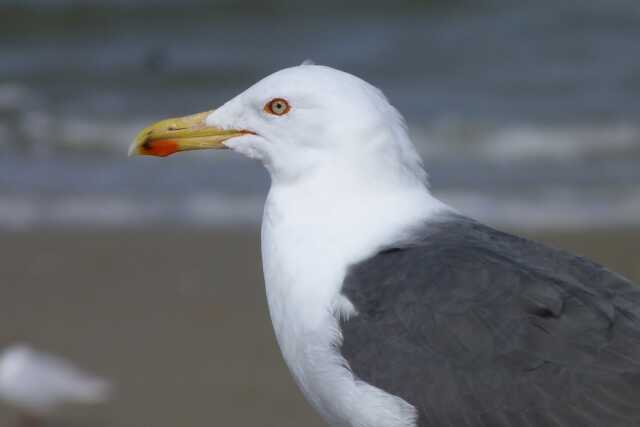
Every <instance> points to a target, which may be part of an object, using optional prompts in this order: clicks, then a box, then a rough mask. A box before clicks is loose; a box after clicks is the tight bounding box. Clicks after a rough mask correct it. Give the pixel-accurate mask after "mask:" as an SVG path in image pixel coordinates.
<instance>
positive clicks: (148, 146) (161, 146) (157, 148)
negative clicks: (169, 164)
mask: <svg viewBox="0 0 640 427" xmlns="http://www.w3.org/2000/svg"><path fill="white" fill-rule="evenodd" d="M141 151H142V154H146V155H148V156H158V157H167V156H169V155H171V154H173V153H175V152H177V151H178V143H177V142H175V141H171V140H169V139H159V140H157V141H146V142H145V143H144V144H142V150H141Z"/></svg>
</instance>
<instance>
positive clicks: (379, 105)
mask: <svg viewBox="0 0 640 427" xmlns="http://www.w3.org/2000/svg"><path fill="white" fill-rule="evenodd" d="M204 148H230V149H232V150H234V151H237V152H239V153H241V154H244V155H246V156H249V157H251V158H255V159H258V160H260V161H262V163H263V164H264V165H265V166H266V168H267V169H268V170H269V172H270V174H271V176H272V179H273V180H274V182H275V181H278V182H289V181H295V180H300V179H305V178H308V177H310V176H313V175H314V174H315V172H316V171H318V170H323V169H325V168H327V167H330V168H332V169H333V170H337V169H336V168H339V169H340V171H341V174H347V175H350V176H351V177H353V178H355V179H358V178H363V179H366V180H369V181H370V180H374V182H375V181H376V180H379V181H385V182H390V181H391V182H398V181H399V183H402V184H403V185H406V184H407V183H413V184H419V185H424V184H425V181H426V175H425V173H424V171H423V169H422V163H421V160H420V157H419V156H418V154H417V153H416V151H415V149H414V147H413V145H412V143H411V141H410V140H409V138H408V136H407V133H406V128H405V124H404V120H403V119H402V116H401V115H400V114H399V113H398V112H397V110H396V109H395V108H393V107H392V106H391V105H390V104H389V103H388V101H387V100H386V98H385V97H384V95H383V94H382V92H381V91H379V90H378V89H376V88H375V87H374V86H372V85H370V84H368V83H367V82H365V81H363V80H361V79H359V78H357V77H355V76H353V75H351V74H348V73H345V72H342V71H338V70H335V69H333V68H330V67H325V66H319V65H300V66H297V67H292V68H287V69H284V70H281V71H278V72H276V73H274V74H272V75H270V76H268V77H266V78H264V79H263V80H261V81H259V82H258V83H256V84H255V85H253V86H252V87H250V88H249V89H247V90H246V91H244V92H243V93H241V94H240V95H238V96H236V97H235V98H233V99H231V100H230V101H228V102H227V103H225V104H224V105H222V106H221V107H220V108H218V109H216V110H213V111H209V112H205V113H200V114H196V115H193V116H189V117H185V118H179V119H169V120H164V121H162V122H159V123H157V124H155V125H152V126H150V127H149V128H146V129H145V130H143V131H142V132H141V133H140V134H139V135H138V137H137V138H136V141H135V142H134V145H133V146H132V149H131V151H132V152H134V153H138V154H151V155H160V156H165V155H168V154H173V153H174V152H176V151H182V150H193V149H204Z"/></svg>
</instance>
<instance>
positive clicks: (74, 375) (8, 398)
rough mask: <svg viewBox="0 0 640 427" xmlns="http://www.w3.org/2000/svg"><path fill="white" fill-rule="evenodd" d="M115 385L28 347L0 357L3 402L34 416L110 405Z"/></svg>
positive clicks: (9, 350) (8, 350) (18, 347)
mask: <svg viewBox="0 0 640 427" xmlns="http://www.w3.org/2000/svg"><path fill="white" fill-rule="evenodd" d="M111 389H112V386H111V384H110V383H109V382H108V381H107V380H105V379H103V378H100V377H98V376H95V375H93V374H90V373H87V372H84V371H82V370H80V369H79V368H78V367H76V366H75V365H73V364H72V363H71V362H69V361H68V360H65V359H63V358H61V357H58V356H53V355H50V354H47V353H43V352H41V351H37V350H35V349H33V348H31V347H29V346H28V345H25V344H16V345H12V346H10V347H8V348H6V349H5V350H4V351H3V352H2V355H1V356H0V398H2V400H4V401H5V402H7V403H9V404H11V405H12V406H15V407H17V408H18V409H19V410H21V411H22V412H23V413H26V414H29V415H31V416H37V417H45V416H48V415H51V414H53V413H55V412H56V411H57V410H58V409H60V408H61V407H62V406H65V405H73V404H96V403H101V402H104V401H106V400H107V399H108V398H109V395H110V393H111Z"/></svg>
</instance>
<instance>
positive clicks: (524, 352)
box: [341, 217, 640, 427]
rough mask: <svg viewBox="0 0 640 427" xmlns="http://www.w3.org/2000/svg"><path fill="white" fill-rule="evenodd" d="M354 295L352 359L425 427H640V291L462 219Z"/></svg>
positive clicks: (390, 254) (349, 328)
mask: <svg viewBox="0 0 640 427" xmlns="http://www.w3.org/2000/svg"><path fill="white" fill-rule="evenodd" d="M343 293H344V295H345V296H346V297H347V298H349V300H350V301H351V302H352V303H353V304H354V306H355V308H356V310H357V311H358V315H356V316H354V317H352V318H351V319H349V320H343V321H341V327H342V332H343V342H342V346H341V352H342V355H343V356H344V357H345V359H346V360H347V362H348V363H349V365H350V367H351V369H352V370H353V372H354V374H355V375H356V376H357V377H359V378H360V379H362V380H363V381H366V382H368V383H370V384H373V385H375V386H377V387H379V388H381V389H383V390H385V391H387V392H390V393H392V394H394V395H397V396H400V397H402V398H403V399H405V400H406V401H407V402H409V403H411V404H412V405H414V406H415V407H416V408H417V410H418V412H419V426H421V427H422V426H424V427H426V426H429V427H435V426H455V427H458V426H487V427H494V426H496V427H497V426H532V427H534V426H535V427H538V426H594V427H595V426H598V427H601V426H608V427H612V426H620V427H621V426H636V425H640V375H639V374H640V291H639V290H638V289H637V288H636V287H635V286H634V285H632V284H631V283H630V282H629V281H627V280H626V279H624V278H622V277H621V276H619V275H616V274H614V273H611V272H609V271H607V270H606V269H604V268H603V267H601V266H599V265H596V264H595V263H593V262H591V261H589V260H586V259H584V258H580V257H576V256H574V255H571V254H568V253H565V252H562V251H559V250H555V249H551V248H548V247H546V246H543V245H541V244H538V243H535V242H532V241H529V240H526V239H521V238H518V237H515V236H512V235H509V234H506V233H501V232H498V231H495V230H493V229H491V228H489V227H486V226H483V225H482V224H479V223H477V222H474V221H471V220H468V219H464V218H461V217H453V218H451V219H450V220H448V221H443V222H442V223H439V224H437V225H435V224H431V225H429V226H428V227H425V232H424V233H423V236H422V238H421V239H420V241H417V242H413V243H411V244H406V245H399V246H398V247H395V248H390V249H389V250H386V251H384V252H381V253H379V254H378V255H376V256H375V257H373V258H371V259H368V260H366V261H364V262H362V263H360V264H358V265H355V266H353V267H352V268H351V270H350V271H349V273H348V275H347V277H346V279H345V282H344V286H343Z"/></svg>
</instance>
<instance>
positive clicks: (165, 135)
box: [129, 111, 253, 157]
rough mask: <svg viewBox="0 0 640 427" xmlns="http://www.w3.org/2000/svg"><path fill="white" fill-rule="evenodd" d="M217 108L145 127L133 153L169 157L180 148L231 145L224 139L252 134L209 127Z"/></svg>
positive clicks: (132, 148)
mask: <svg viewBox="0 0 640 427" xmlns="http://www.w3.org/2000/svg"><path fill="white" fill-rule="evenodd" d="M212 112H213V111H205V112H204V113H198V114H193V115H191V116H185V117H177V118H174V119H166V120H162V121H159V122H157V123H154V124H152V125H151V126H148V127H146V128H144V129H143V130H142V131H140V133H138V135H137V136H136V138H135V139H134V140H133V143H132V144H131V147H130V148H129V155H130V156H131V155H133V154H138V155H145V156H159V157H166V156H169V155H171V154H173V153H177V152H178V151H186V150H206V149H222V148H227V147H225V145H224V144H223V142H224V141H226V140H228V139H230V138H233V137H235V136H241V135H246V134H250V133H253V132H249V131H246V130H223V129H219V128H216V127H213V126H207V124H206V123H205V120H206V119H207V117H208V116H209V114H211V113H212Z"/></svg>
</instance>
